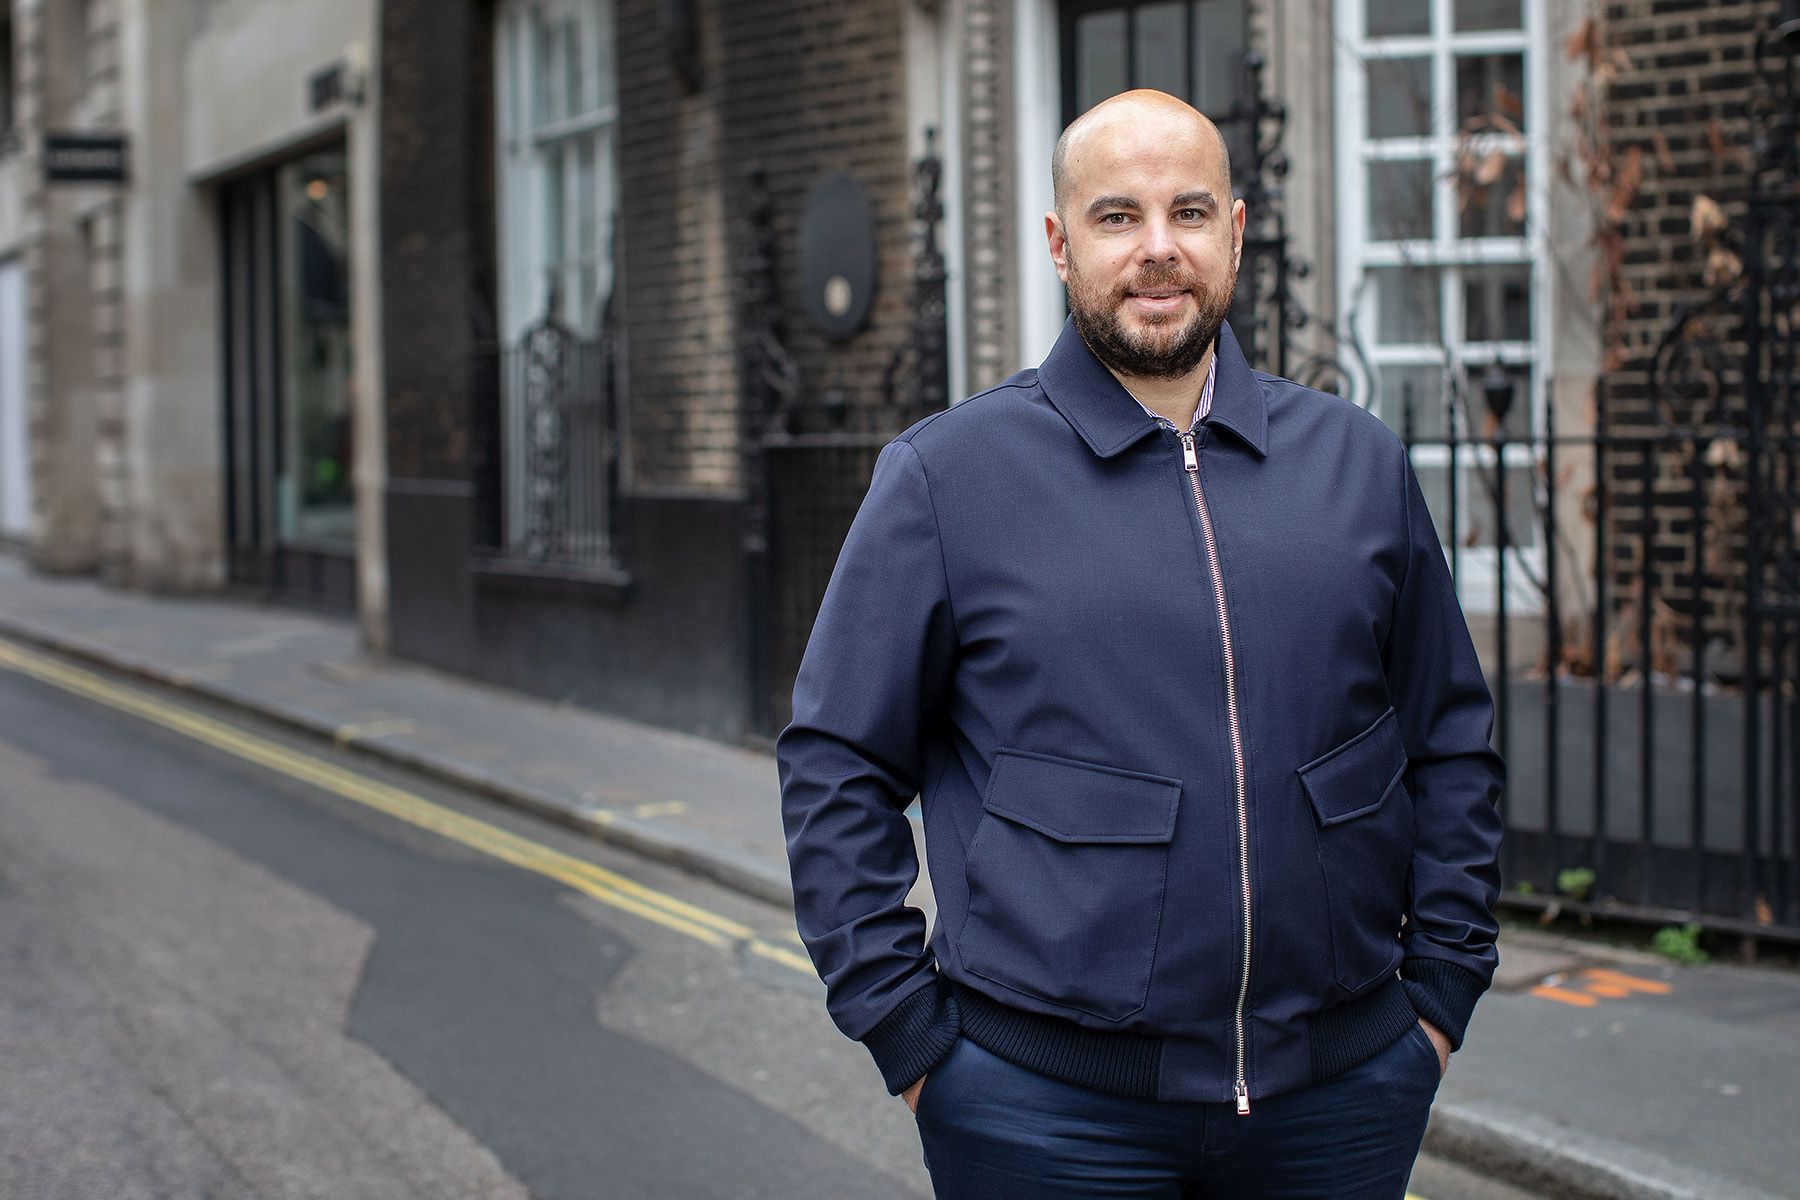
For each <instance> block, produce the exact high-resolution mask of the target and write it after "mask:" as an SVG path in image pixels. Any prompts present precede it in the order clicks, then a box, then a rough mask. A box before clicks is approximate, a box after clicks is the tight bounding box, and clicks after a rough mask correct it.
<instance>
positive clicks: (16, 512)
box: [0, 258, 31, 542]
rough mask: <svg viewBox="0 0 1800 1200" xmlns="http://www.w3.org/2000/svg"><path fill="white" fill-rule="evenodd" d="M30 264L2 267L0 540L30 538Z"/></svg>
mask: <svg viewBox="0 0 1800 1200" xmlns="http://www.w3.org/2000/svg"><path fill="white" fill-rule="evenodd" d="M25 314H26V295H25V264H24V263H23V262H22V261H21V260H19V259H17V258H10V259H7V260H6V261H5V262H0V538H5V539H8V540H16V541H19V542H25V541H27V540H28V539H29V538H30V537H31V441H30V436H31V430H30V425H31V420H30V411H31V396H30V393H29V391H28V390H27V382H28V380H29V376H28V374H27V372H26V369H25V368H26V364H25V353H26V343H27V338H26V327H25Z"/></svg>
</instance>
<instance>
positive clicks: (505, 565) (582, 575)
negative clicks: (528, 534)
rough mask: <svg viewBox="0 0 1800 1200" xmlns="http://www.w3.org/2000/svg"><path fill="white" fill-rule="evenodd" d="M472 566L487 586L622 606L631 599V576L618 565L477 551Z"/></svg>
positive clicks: (480, 582)
mask: <svg viewBox="0 0 1800 1200" xmlns="http://www.w3.org/2000/svg"><path fill="white" fill-rule="evenodd" d="M470 569H471V570H472V571H474V573H475V582H476V584H477V586H478V587H480V588H482V589H484V590H492V591H500V592H509V593H512V594H514V595H528V596H547V597H554V598H556V599H561V600H577V601H582V602H586V603H593V604H601V605H605V606H607V607H609V608H618V607H621V606H623V605H624V604H625V603H626V601H628V600H630V599H631V592H632V580H631V576H630V574H629V573H627V572H626V571H625V570H624V569H623V568H621V567H617V566H587V565H581V564H576V563H555V562H531V561H529V560H526V559H520V558H500V557H490V556H486V555H477V556H476V557H475V558H474V559H472V560H471V561H470Z"/></svg>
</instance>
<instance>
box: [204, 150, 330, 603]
mask: <svg viewBox="0 0 1800 1200" xmlns="http://www.w3.org/2000/svg"><path fill="white" fill-rule="evenodd" d="M220 203H221V217H222V222H221V223H222V227H223V233H224V278H225V330H224V336H225V363H226V388H225V390H226V420H225V424H226V443H227V450H228V471H227V493H226V494H227V505H226V515H227V532H228V539H229V546H230V571H231V577H232V579H233V580H234V581H236V582H239V583H246V584H250V585H253V586H257V587H261V588H265V589H268V590H269V591H271V592H272V593H274V594H275V595H277V596H279V597H282V598H284V599H288V600H292V601H295V602H298V603H302V604H307V605H311V606H317V607H324V608H330V609H337V610H343V611H351V610H354V608H355V605H356V591H355V561H356V509H355V491H354V480H353V477H352V466H353V463H354V449H355V448H354V445H353V443H352V436H351V435H352V429H353V421H352V413H353V409H354V403H355V392H354V382H353V381H354V375H353V373H352V367H353V349H354V347H353V343H352V337H351V328H352V326H351V320H350V208H349V177H348V171H347V167H346V162H345V154H344V148H343V146H342V145H336V146H328V147H324V148H321V149H318V150H313V151H309V152H307V153H305V154H301V155H298V156H296V157H295V158H292V159H290V160H288V161H287V162H284V163H282V164H280V165H278V166H276V167H273V168H271V169H269V170H266V171H261V172H258V173H257V174H255V175H251V176H248V177H246V178H244V179H241V180H237V181H234V182H232V183H231V184H228V185H226V186H225V187H224V188H223V189H222V190H221V195H220Z"/></svg>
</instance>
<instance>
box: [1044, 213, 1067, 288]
mask: <svg viewBox="0 0 1800 1200" xmlns="http://www.w3.org/2000/svg"><path fill="white" fill-rule="evenodd" d="M1044 236H1045V237H1046V238H1047V239H1049V242H1050V261H1051V262H1053V263H1055V264H1056V277H1057V278H1058V279H1060V280H1062V281H1063V282H1064V283H1067V282H1069V235H1068V233H1067V232H1066V231H1065V230H1064V229H1063V223H1062V218H1061V217H1058V216H1057V215H1056V213H1055V212H1047V213H1045V214H1044Z"/></svg>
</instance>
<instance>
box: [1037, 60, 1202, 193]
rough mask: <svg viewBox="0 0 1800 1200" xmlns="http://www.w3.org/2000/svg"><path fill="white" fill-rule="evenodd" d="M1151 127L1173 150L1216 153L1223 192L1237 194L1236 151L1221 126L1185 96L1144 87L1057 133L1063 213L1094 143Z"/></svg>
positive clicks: (1055, 166) (1056, 173)
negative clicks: (1233, 166)
mask: <svg viewBox="0 0 1800 1200" xmlns="http://www.w3.org/2000/svg"><path fill="white" fill-rule="evenodd" d="M1150 131H1154V132H1155V134H1156V135H1157V140H1158V141H1159V142H1160V143H1161V144H1162V145H1164V146H1166V147H1167V148H1168V150H1169V151H1170V152H1171V153H1176V152H1179V151H1180V150H1181V149H1183V148H1184V146H1187V147H1195V148H1200V149H1201V150H1202V152H1203V153H1204V154H1206V155H1207V156H1209V157H1210V156H1216V158H1217V164H1218V171H1219V176H1220V182H1221V186H1222V187H1223V194H1225V195H1230V194H1231V154H1230V152H1229V151H1228V150H1227V149H1226V147H1225V136H1224V135H1223V134H1221V133H1220V132H1219V127H1218V126H1217V125H1214V124H1213V123H1212V122H1211V121H1210V120H1208V119H1207V117H1206V114H1204V113H1202V112H1201V111H1200V110H1199V109H1197V108H1195V107H1194V106H1193V105H1191V104H1189V103H1187V102H1186V101H1185V100H1179V99H1177V98H1176V97H1174V96H1171V95H1169V93H1167V92H1158V91H1152V90H1151V89H1149V88H1139V89H1138V90H1136V91H1130V92H1120V93H1119V94H1118V95H1117V96H1113V97H1111V98H1110V99H1107V100H1102V101H1101V102H1100V103H1098V104H1096V105H1094V107H1092V108H1090V109H1088V110H1087V111H1086V112H1084V113H1082V114H1081V115H1080V116H1079V117H1076V118H1075V119H1074V120H1073V121H1071V122H1069V127H1068V128H1067V129H1065V130H1063V132H1062V136H1061V137H1059V138H1057V139H1056V149H1055V150H1054V151H1052V152H1051V154H1050V185H1051V187H1052V189H1053V190H1054V194H1055V197H1056V211H1057V213H1058V215H1065V212H1066V210H1065V205H1066V203H1067V201H1068V200H1069V198H1070V194H1071V191H1072V187H1073V182H1074V179H1075V177H1076V176H1077V175H1078V174H1079V173H1080V170H1081V167H1082V164H1083V160H1084V158H1086V157H1089V154H1088V151H1089V150H1090V149H1091V148H1093V147H1094V146H1096V145H1104V144H1107V143H1109V142H1113V141H1116V139H1117V137H1118V135H1120V134H1121V133H1125V132H1131V133H1134V134H1140V135H1141V134H1143V133H1145V132H1150Z"/></svg>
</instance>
